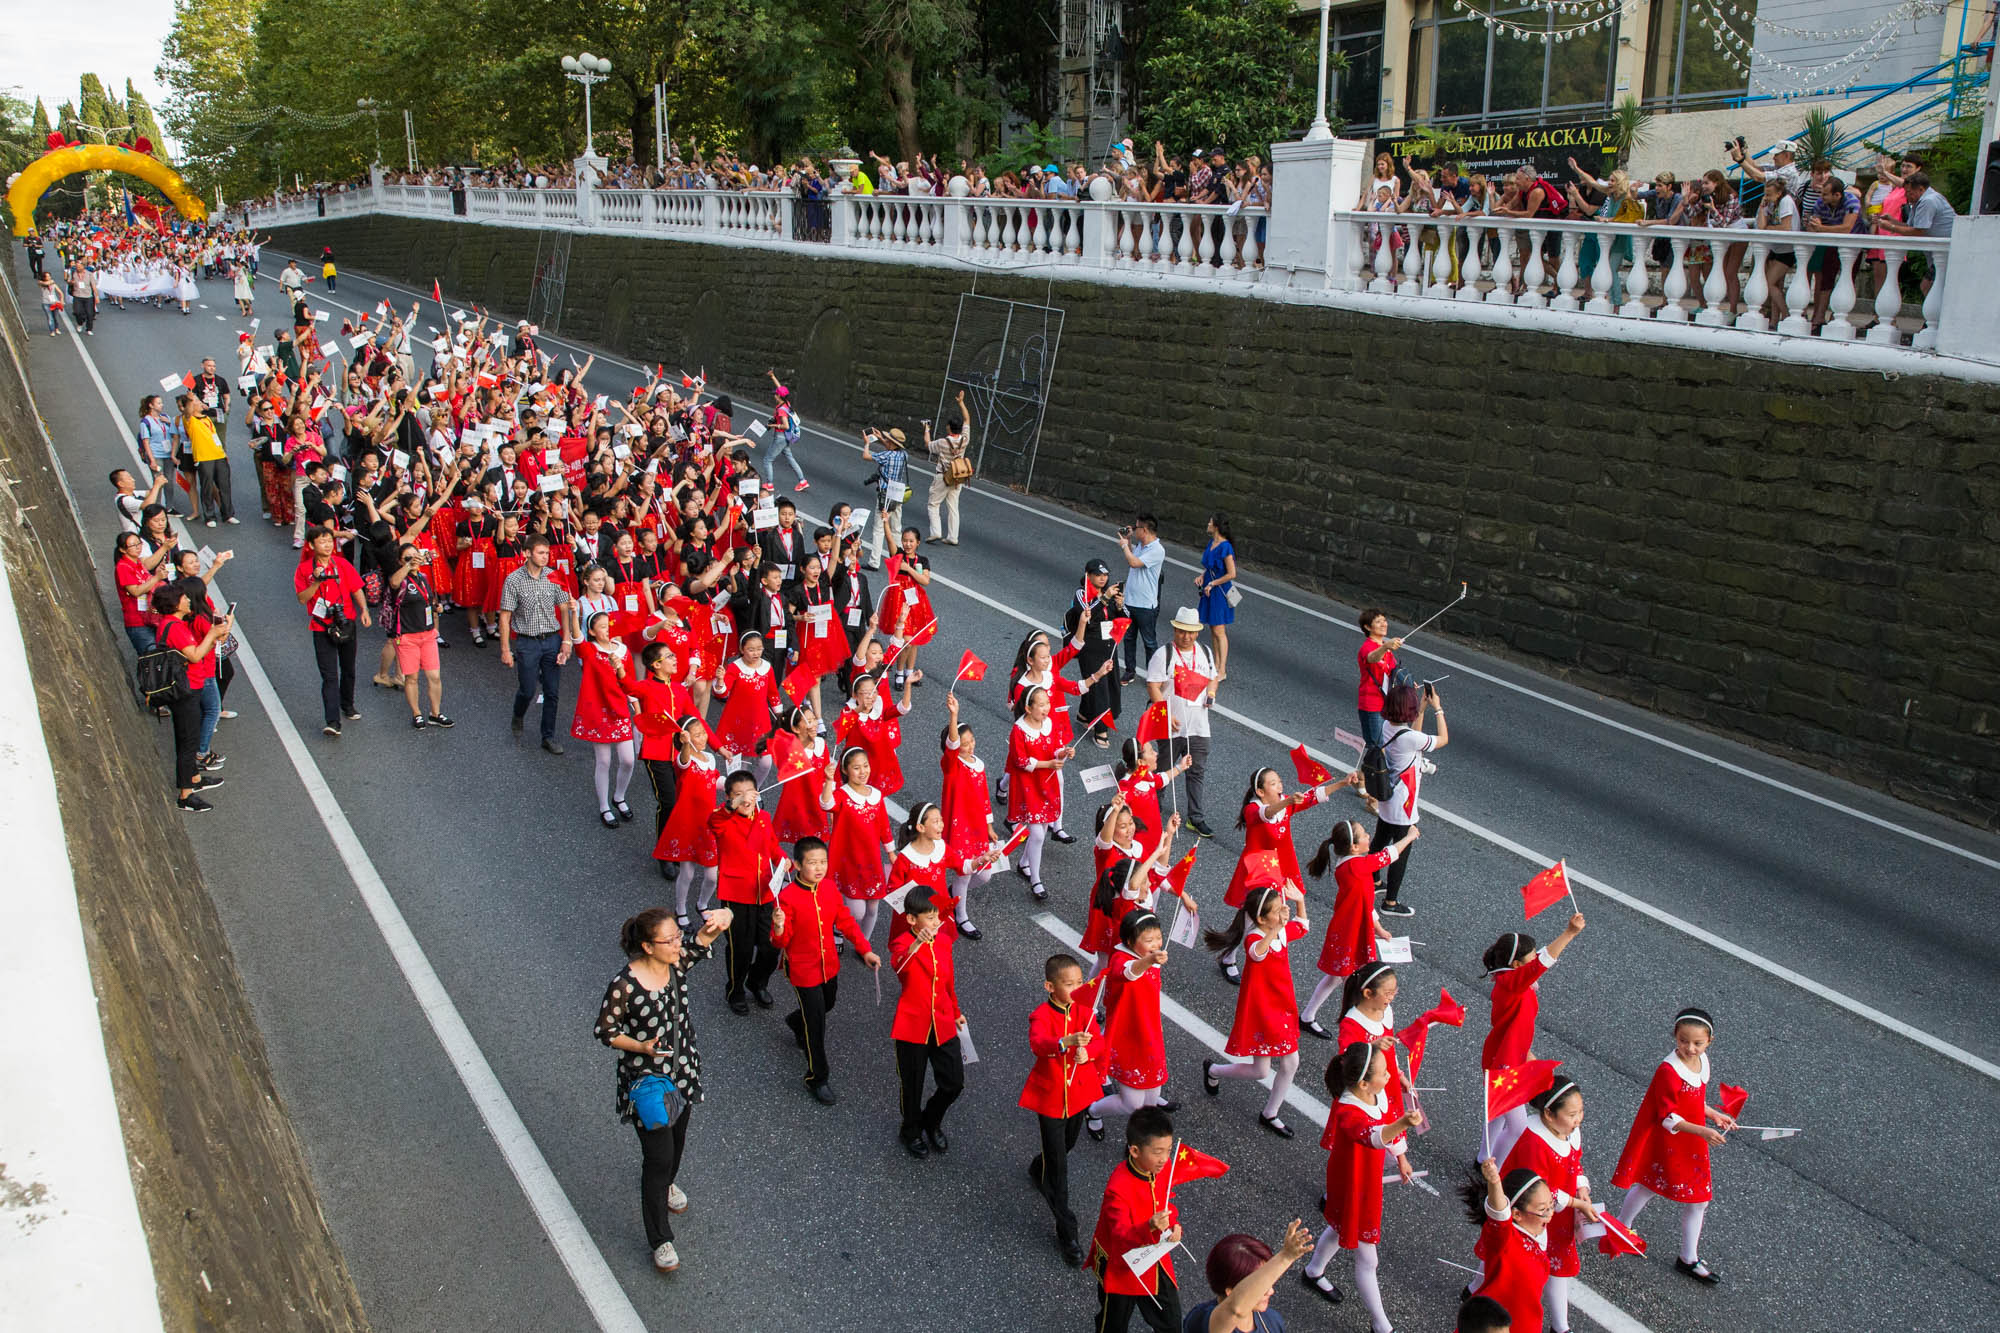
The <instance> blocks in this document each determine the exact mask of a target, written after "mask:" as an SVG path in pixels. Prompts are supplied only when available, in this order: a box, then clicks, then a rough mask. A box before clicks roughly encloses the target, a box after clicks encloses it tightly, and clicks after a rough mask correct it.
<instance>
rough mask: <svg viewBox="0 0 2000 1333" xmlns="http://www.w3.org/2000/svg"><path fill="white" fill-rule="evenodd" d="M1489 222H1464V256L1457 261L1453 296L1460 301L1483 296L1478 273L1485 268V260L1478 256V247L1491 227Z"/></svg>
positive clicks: (1479, 299) (1482, 243)
mask: <svg viewBox="0 0 2000 1333" xmlns="http://www.w3.org/2000/svg"><path fill="white" fill-rule="evenodd" d="M1492 225H1493V224H1491V223H1490V222H1486V221H1484V220H1481V221H1479V222H1473V221H1471V220H1469V219H1468V220H1467V222H1466V224H1465V241H1466V245H1465V258H1464V259H1461V260H1460V261H1459V263H1458V276H1459V283H1458V293H1457V296H1456V297H1455V298H1454V299H1456V300H1460V301H1483V300H1485V299H1486V298H1485V296H1484V295H1483V294H1482V293H1481V292H1480V290H1479V278H1480V274H1481V273H1482V272H1484V270H1485V261H1484V260H1483V259H1481V258H1480V256H1479V251H1480V248H1481V247H1482V246H1483V245H1485V243H1486V233H1487V231H1489V230H1490V229H1491V228H1492Z"/></svg>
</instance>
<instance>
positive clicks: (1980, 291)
mask: <svg viewBox="0 0 2000 1333" xmlns="http://www.w3.org/2000/svg"><path fill="white" fill-rule="evenodd" d="M1995 292H2000V214H1994V213H1986V214H1981V215H1978V216H1974V217H1969V218H1960V219H1959V220H1958V221H1957V222H1955V223H1953V224H1952V228H1951V255H1950V258H1948V259H1947V260H1946V261H1945V271H1944V306H1943V308H1942V309H1941V310H1940V311H1939V313H1938V328H1937V350H1938V351H1939V353H1941V354H1942V355H1944V356H1957V357H1964V358H1965V359H1966V360H1968V361H1983V362H1985V363H1986V364H1987V365H2000V303H1995V301H1994V300H1993V293H1995Z"/></svg>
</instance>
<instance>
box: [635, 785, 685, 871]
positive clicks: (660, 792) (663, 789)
mask: <svg viewBox="0 0 2000 1333" xmlns="http://www.w3.org/2000/svg"><path fill="white" fill-rule="evenodd" d="M639 762H640V763H642V764H644V765H645V766H646V781H648V782H650V783H652V784H653V841H654V842H655V843H656V844H657V843H658V842H659V841H660V835H661V834H662V833H664V832H666V829H667V816H668V815H670V814H672V813H673V812H674V797H675V796H677V795H679V794H680V783H681V775H680V770H678V769H676V768H675V767H674V761H673V760H671V759H642V760H640V761H639ZM653 865H654V867H655V868H656V869H658V870H659V872H660V878H661V879H672V878H673V877H674V875H675V874H676V872H677V871H678V869H679V867H678V866H677V865H676V864H675V863H674V862H672V861H655V862H653Z"/></svg>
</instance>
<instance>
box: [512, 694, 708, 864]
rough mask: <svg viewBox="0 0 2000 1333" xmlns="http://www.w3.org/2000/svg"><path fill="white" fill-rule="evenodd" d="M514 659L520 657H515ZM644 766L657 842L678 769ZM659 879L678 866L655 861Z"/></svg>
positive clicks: (668, 764) (676, 789) (661, 762)
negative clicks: (651, 790) (651, 794)
mask: <svg viewBox="0 0 2000 1333" xmlns="http://www.w3.org/2000/svg"><path fill="white" fill-rule="evenodd" d="M515 660H516V661H519V660H520V659H518V658H516V659H515ZM639 762H640V763H642V764H644V765H645V766H646V780H647V781H648V782H650V783H652V784H653V841H654V843H655V844H657V843H658V842H659V841H660V835H661V834H662V833H665V832H666V831H667V816H668V815H670V814H672V813H673V812H674V797H675V796H677V795H679V794H680V786H681V775H680V770H678V769H676V768H675V767H674V761H673V760H671V759H642V760H640V761H639ZM653 865H654V866H655V867H657V868H658V870H659V872H660V878H661V879H672V878H673V877H674V875H675V873H676V872H677V870H678V869H679V867H678V866H677V865H676V864H675V863H674V862H672V861H655V862H653Z"/></svg>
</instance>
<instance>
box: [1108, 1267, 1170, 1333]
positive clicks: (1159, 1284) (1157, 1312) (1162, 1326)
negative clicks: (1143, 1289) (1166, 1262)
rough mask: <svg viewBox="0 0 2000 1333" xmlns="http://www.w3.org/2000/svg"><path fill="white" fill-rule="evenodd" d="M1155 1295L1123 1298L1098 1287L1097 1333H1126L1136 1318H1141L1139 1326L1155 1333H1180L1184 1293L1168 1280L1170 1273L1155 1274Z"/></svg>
mask: <svg viewBox="0 0 2000 1333" xmlns="http://www.w3.org/2000/svg"><path fill="white" fill-rule="evenodd" d="M1153 1277H1154V1284H1153V1285H1154V1292H1153V1294H1152V1295H1151V1296H1119V1295H1114V1294H1113V1293H1111V1292H1108V1291H1106V1290H1105V1289H1104V1284H1103V1283H1102V1282H1099V1283H1098V1284H1097V1333H1125V1331H1126V1330H1127V1329H1129V1328H1130V1327H1131V1326H1132V1316H1133V1315H1135V1314H1136V1315H1138V1316H1139V1322H1140V1323H1141V1324H1143V1325H1145V1326H1146V1327H1147V1328H1149V1329H1152V1330H1153V1333H1180V1328H1181V1289H1180V1288H1179V1287H1177V1286H1175V1285H1174V1284H1173V1281H1172V1279H1170V1278H1168V1276H1167V1273H1166V1270H1165V1269H1163V1268H1155V1269H1154V1270H1153Z"/></svg>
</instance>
